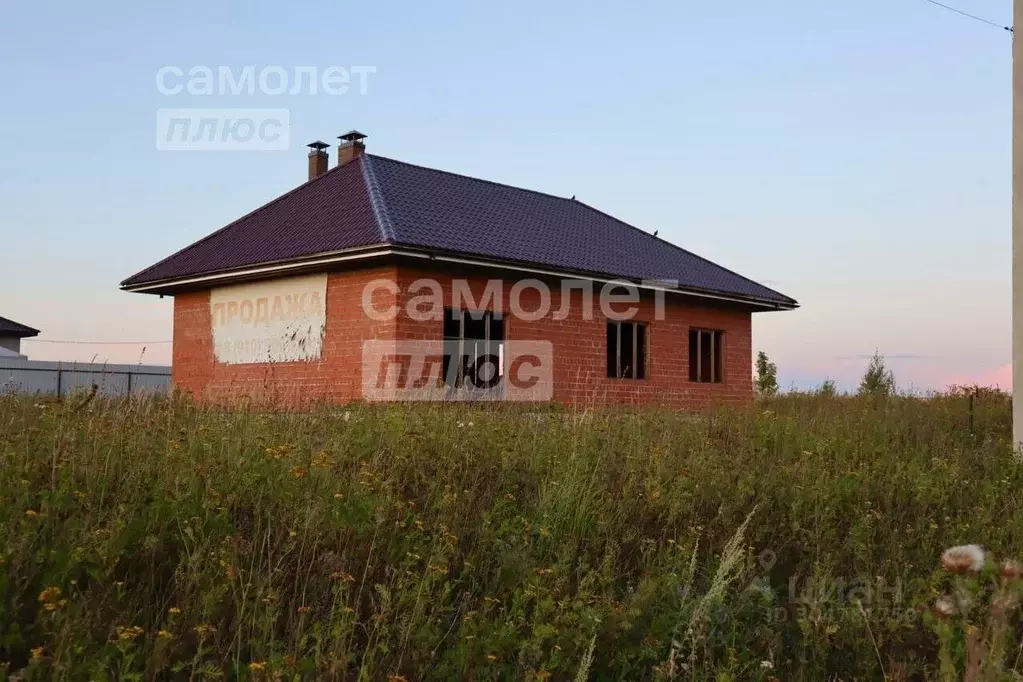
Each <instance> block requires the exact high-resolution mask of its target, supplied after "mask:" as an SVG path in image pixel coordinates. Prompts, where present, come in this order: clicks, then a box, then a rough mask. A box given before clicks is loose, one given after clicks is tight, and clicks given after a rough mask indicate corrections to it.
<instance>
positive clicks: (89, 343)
mask: <svg viewBox="0 0 1023 682" xmlns="http://www.w3.org/2000/svg"><path fill="white" fill-rule="evenodd" d="M22 341H31V342H32V343H73V344H82V345H86V346H149V345H153V344H157V343H172V342H171V341H61V340H58V339H22Z"/></svg>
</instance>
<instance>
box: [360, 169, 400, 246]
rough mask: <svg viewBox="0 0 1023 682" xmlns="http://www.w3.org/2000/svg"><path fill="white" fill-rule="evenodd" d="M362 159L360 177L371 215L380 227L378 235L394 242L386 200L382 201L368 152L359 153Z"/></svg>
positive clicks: (381, 193)
mask: <svg viewBox="0 0 1023 682" xmlns="http://www.w3.org/2000/svg"><path fill="white" fill-rule="evenodd" d="M360 158H361V159H362V179H363V181H364V182H365V183H366V193H367V194H369V205H370V206H372V207H373V216H374V217H375V218H376V221H377V227H379V228H380V236H381V237H383V240H384V241H385V242H389V243H392V244H393V243H394V224H393V223H392V222H391V216H390V214H389V213H388V212H387V202H386V201H384V197H383V192H382V190H381V189H380V183H379V181H377V176H376V173H375V172H374V171H373V162H372V159H371V158H370V157H369V155H368V154H362V155H360Z"/></svg>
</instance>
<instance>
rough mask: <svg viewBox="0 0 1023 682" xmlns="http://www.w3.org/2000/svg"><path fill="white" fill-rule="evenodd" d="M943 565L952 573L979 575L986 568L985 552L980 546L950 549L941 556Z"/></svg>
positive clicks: (962, 546)
mask: <svg viewBox="0 0 1023 682" xmlns="http://www.w3.org/2000/svg"><path fill="white" fill-rule="evenodd" d="M941 565H942V566H944V567H945V570H947V571H949V572H950V573H967V572H969V573H979V572H980V569H982V568H984V550H983V549H982V548H981V546H980V545H961V546H959V547H949V548H948V549H946V550H945V551H944V553H942V555H941Z"/></svg>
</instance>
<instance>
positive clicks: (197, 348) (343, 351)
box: [171, 266, 397, 404]
mask: <svg viewBox="0 0 1023 682" xmlns="http://www.w3.org/2000/svg"><path fill="white" fill-rule="evenodd" d="M396 274H397V269H396V268H395V267H394V266H389V267H381V268H373V269H369V270H360V271H357V272H334V273H330V275H328V277H327V300H326V309H327V324H326V328H325V330H324V337H323V354H322V358H321V359H320V360H318V361H314V362H281V363H273V364H244V365H226V364H222V363H218V362H216V361H215V359H214V357H213V327H212V319H211V315H210V305H209V303H210V292H209V291H199V292H193V293H187V294H178V295H177V296H175V297H174V350H173V365H172V369H171V378H172V380H173V382H174V386H175V387H177V388H178V389H180V390H183V391H186V392H189V393H192V394H193V395H195V396H196V397H200V398H204V399H208V400H214V401H223V400H229V399H233V398H238V397H240V396H248V397H249V398H251V399H253V400H255V401H259V402H275V403H277V402H282V403H292V404H297V403H302V402H310V401H316V400H334V401H339V402H345V401H350V400H357V399H359V398H360V397H361V396H362V342H363V341H365V340H367V339H372V338H377V339H389V338H394V331H395V324H394V321H383V322H380V321H375V320H371V319H370V318H368V317H367V316H366V315H365V314H364V313H363V310H362V291H363V288H364V286H365V285H366V284H367V283H368V282H370V281H371V280H374V279H380V278H383V279H391V280H393V279H395V277H396ZM373 300H374V305H375V306H376V307H377V308H378V309H380V310H384V309H386V308H388V307H389V306H390V305H391V304H392V303H393V301H394V296H393V294H390V293H389V292H387V291H385V290H378V291H377V292H376V293H375V294H374V299H373Z"/></svg>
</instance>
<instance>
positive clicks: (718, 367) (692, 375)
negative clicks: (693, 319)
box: [689, 329, 725, 384]
mask: <svg viewBox="0 0 1023 682" xmlns="http://www.w3.org/2000/svg"><path fill="white" fill-rule="evenodd" d="M723 338H724V332H722V331H718V330H714V329H690V330H689V380H690V381H696V382H699V383H703V384H720V383H721V382H722V381H724V374H725V372H724V361H723V359H722V358H723V352H722V350H723V345H724V344H723V343H722V339H723Z"/></svg>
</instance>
